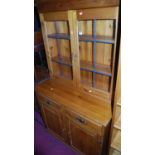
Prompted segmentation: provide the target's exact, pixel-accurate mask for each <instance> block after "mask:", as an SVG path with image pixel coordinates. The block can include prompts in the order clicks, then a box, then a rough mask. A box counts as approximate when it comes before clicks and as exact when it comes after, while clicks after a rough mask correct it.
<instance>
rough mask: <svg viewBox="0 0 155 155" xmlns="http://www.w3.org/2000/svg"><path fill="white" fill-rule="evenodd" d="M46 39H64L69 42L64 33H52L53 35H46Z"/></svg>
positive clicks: (68, 37)
mask: <svg viewBox="0 0 155 155" xmlns="http://www.w3.org/2000/svg"><path fill="white" fill-rule="evenodd" d="M47 37H48V38H53V39H66V40H69V39H70V36H69V35H68V34H66V33H53V34H48V35H47Z"/></svg>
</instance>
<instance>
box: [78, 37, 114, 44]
mask: <svg viewBox="0 0 155 155" xmlns="http://www.w3.org/2000/svg"><path fill="white" fill-rule="evenodd" d="M79 40H80V41H84V42H94V41H95V42H97V43H106V44H114V43H115V41H114V39H113V38H112V37H108V36H98V35H97V36H96V39H94V38H93V36H92V35H79Z"/></svg>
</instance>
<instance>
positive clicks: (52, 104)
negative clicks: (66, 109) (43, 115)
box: [37, 95, 61, 110]
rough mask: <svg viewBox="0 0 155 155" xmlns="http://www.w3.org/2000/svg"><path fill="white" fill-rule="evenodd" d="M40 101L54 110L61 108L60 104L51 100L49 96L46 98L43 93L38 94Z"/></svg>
mask: <svg viewBox="0 0 155 155" xmlns="http://www.w3.org/2000/svg"><path fill="white" fill-rule="evenodd" d="M37 98H38V101H39V103H40V104H44V105H45V106H47V107H49V108H50V109H54V110H60V108H61V107H60V105H58V104H57V103H56V102H54V101H52V100H50V99H49V98H46V97H44V96H41V95H37Z"/></svg>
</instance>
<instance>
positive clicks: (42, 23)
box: [39, 13, 53, 78]
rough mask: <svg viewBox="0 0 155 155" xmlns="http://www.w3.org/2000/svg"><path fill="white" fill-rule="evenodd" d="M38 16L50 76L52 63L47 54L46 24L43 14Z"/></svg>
mask: <svg viewBox="0 0 155 155" xmlns="http://www.w3.org/2000/svg"><path fill="white" fill-rule="evenodd" d="M39 16H40V21H41V30H42V35H43V41H44V46H45V53H46V59H47V65H48V69H49V74H50V77H51V78H52V75H53V70H52V68H53V67H51V66H52V63H51V57H50V54H49V45H48V38H47V25H46V22H45V20H44V16H43V14H42V13H40V14H39Z"/></svg>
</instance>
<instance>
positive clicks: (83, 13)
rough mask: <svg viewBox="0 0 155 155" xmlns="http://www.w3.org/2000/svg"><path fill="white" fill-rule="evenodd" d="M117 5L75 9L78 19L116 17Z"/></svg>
mask: <svg viewBox="0 0 155 155" xmlns="http://www.w3.org/2000/svg"><path fill="white" fill-rule="evenodd" d="M117 15H118V7H108V8H93V9H81V10H78V11H77V18H78V20H88V19H92V18H93V19H108V20H109V19H116V18H117Z"/></svg>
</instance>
